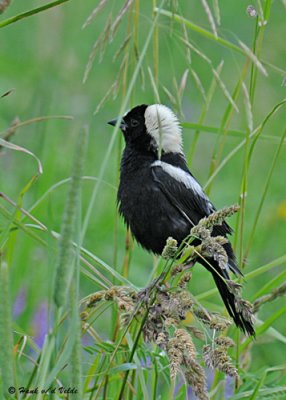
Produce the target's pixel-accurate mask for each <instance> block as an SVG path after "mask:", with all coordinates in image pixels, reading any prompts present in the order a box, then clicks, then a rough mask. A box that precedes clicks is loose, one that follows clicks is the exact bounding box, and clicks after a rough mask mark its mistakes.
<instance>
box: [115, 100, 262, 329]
mask: <svg viewBox="0 0 286 400" xmlns="http://www.w3.org/2000/svg"><path fill="white" fill-rule="evenodd" d="M108 124H110V125H113V126H115V125H118V126H119V128H120V130H121V131H122V133H123V136H124V141H125V148H124V150H123V154H122V158H121V164H120V182H119V187H118V192H117V202H118V208H119V213H120V214H121V215H122V217H123V219H124V221H125V223H126V225H127V226H128V227H129V228H130V230H131V233H132V236H133V237H134V238H135V239H136V241H137V242H138V243H139V244H140V245H141V246H142V247H143V248H144V249H146V250H147V251H149V252H152V253H154V254H155V255H160V254H161V253H162V251H163V249H164V247H165V245H166V241H167V239H168V238H169V237H172V238H174V239H175V240H176V241H177V242H178V244H181V243H182V241H183V240H184V239H185V238H186V237H187V236H188V235H189V234H190V230H191V229H192V227H193V226H196V225H197V224H198V222H199V221H200V220H201V219H202V218H204V217H207V216H209V215H210V214H212V213H213V212H215V211H216V208H215V206H214V205H213V204H212V202H211V201H210V199H209V198H208V196H207V195H206V194H205V192H204V190H203V189H202V187H201V185H200V184H199V182H198V181H197V180H196V179H195V177H194V176H193V175H192V173H191V172H190V170H189V168H188V165H187V161H186V157H185V155H184V152H183V142H182V128H181V125H180V123H179V120H178V118H177V116H176V114H175V113H174V112H173V111H172V110H171V109H170V108H169V107H167V106H165V105H163V104H151V105H147V104H141V105H138V106H136V107H134V108H132V109H131V110H130V111H128V112H127V113H126V114H125V115H124V116H123V117H120V121H118V119H113V120H111V121H109V122H108ZM231 233H232V229H231V227H230V226H229V225H228V224H227V223H226V222H225V221H223V222H222V224H221V225H215V226H214V227H213V230H212V236H224V237H225V238H227V236H228V235H230V234H231ZM196 240H198V239H196ZM198 243H199V242H198ZM223 247H224V250H225V252H226V254H227V258H228V261H227V267H226V268H221V267H220V266H219V264H218V262H217V261H216V260H215V259H214V258H208V259H207V260H206V259H203V258H201V257H198V259H197V260H196V261H197V262H198V263H200V264H201V265H203V266H204V267H205V268H206V269H207V270H208V271H209V272H210V273H211V274H212V276H213V279H214V281H215V284H216V286H217V288H218V291H219V293H220V296H221V298H222V300H223V302H224V304H225V307H226V309H227V311H228V313H229V315H230V316H231V317H232V319H233V320H234V322H235V324H236V325H237V326H238V327H239V328H240V329H241V330H242V331H243V332H244V333H247V334H248V335H250V336H255V331H254V327H253V322H252V321H251V320H250V319H249V318H247V317H246V316H245V315H244V313H243V312H242V310H240V309H238V307H236V297H235V294H234V293H233V291H231V290H230V289H229V287H228V285H227V283H226V279H230V275H229V272H230V271H231V272H232V273H234V274H235V275H241V276H242V275H243V274H242V272H241V271H240V269H239V267H238V265H237V261H236V258H235V254H234V251H233V248H232V246H231V243H230V242H229V240H228V239H227V241H226V243H225V244H224V245H223Z"/></svg>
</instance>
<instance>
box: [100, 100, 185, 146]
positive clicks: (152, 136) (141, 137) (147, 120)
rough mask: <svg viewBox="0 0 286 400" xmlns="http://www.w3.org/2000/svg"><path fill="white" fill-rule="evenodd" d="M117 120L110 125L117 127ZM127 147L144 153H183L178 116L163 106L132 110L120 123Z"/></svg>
mask: <svg viewBox="0 0 286 400" xmlns="http://www.w3.org/2000/svg"><path fill="white" fill-rule="evenodd" d="M116 123H117V120H116V119H114V120H112V121H109V122H108V124H110V125H113V126H115V125H116ZM120 129H121V130H122V132H123V135H124V138H125V142H126V145H127V146H128V145H131V146H133V147H136V148H137V149H138V150H142V151H144V152H145V151H152V152H155V153H156V154H157V153H158V152H164V153H182V137H181V127H180V125H179V121H178V119H177V117H176V115H175V114H174V113H173V111H172V110H170V109H169V108H168V107H166V106H164V105H162V104H152V105H149V106H147V105H146V104H142V105H140V106H136V107H134V108H132V110H130V111H129V112H128V113H126V114H125V115H124V117H123V118H122V120H121V123H120Z"/></svg>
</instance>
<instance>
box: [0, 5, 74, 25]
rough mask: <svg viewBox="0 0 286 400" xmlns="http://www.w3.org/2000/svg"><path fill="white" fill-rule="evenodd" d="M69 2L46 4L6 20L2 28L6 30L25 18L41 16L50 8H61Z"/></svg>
mask: <svg viewBox="0 0 286 400" xmlns="http://www.w3.org/2000/svg"><path fill="white" fill-rule="evenodd" d="M67 1H69V0H56V1H52V2H51V3H48V4H45V5H43V6H41V7H37V8H34V9H33V10H29V11H26V12H23V13H21V14H18V15H15V16H14V17H11V18H8V19H5V20H4V21H1V22H0V28H4V27H5V26H8V25H10V24H13V23H14V22H17V21H20V20H22V19H24V18H28V17H31V16H32V15H35V14H39V13H40V12H43V11H46V10H48V9H49V8H52V7H56V6H59V5H61V4H63V3H66V2H67Z"/></svg>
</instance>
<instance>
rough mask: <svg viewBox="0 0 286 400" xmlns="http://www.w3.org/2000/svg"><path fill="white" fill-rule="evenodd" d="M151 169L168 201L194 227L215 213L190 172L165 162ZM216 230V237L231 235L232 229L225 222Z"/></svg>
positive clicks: (158, 163)
mask: <svg viewBox="0 0 286 400" xmlns="http://www.w3.org/2000/svg"><path fill="white" fill-rule="evenodd" d="M151 168H152V175H153V179H154V181H155V182H156V184H157V185H158V187H159V188H160V190H161V191H162V193H163V194H164V195H165V197H166V199H167V200H169V202H170V203H171V204H172V205H173V206H174V207H175V208H176V209H177V210H179V212H180V213H181V214H182V215H184V217H185V218H186V219H188V221H189V222H190V223H191V224H192V225H197V224H198V222H199V220H200V219H202V218H204V217H206V216H208V215H210V214H211V213H213V212H214V211H215V207H214V205H213V204H212V203H211V201H210V200H209V198H208V197H207V195H206V194H205V193H204V191H203V189H202V187H201V186H200V184H199V183H198V182H197V181H196V179H195V178H194V177H193V176H192V175H191V173H190V172H187V171H185V170H183V169H181V168H180V167H176V166H173V165H171V164H169V163H166V162H163V161H156V162H154V163H153V164H152V167H151ZM214 230H215V232H214V234H215V236H216V235H226V234H228V233H231V228H230V227H229V226H228V225H227V223H225V222H223V224H222V225H217V226H216V227H215V229H214Z"/></svg>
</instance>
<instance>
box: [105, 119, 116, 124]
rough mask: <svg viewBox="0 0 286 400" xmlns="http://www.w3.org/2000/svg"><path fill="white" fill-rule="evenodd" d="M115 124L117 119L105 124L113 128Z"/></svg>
mask: <svg viewBox="0 0 286 400" xmlns="http://www.w3.org/2000/svg"><path fill="white" fill-rule="evenodd" d="M116 122H117V119H112V120H111V121H108V122H107V123H108V125H112V126H115V125H116Z"/></svg>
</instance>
